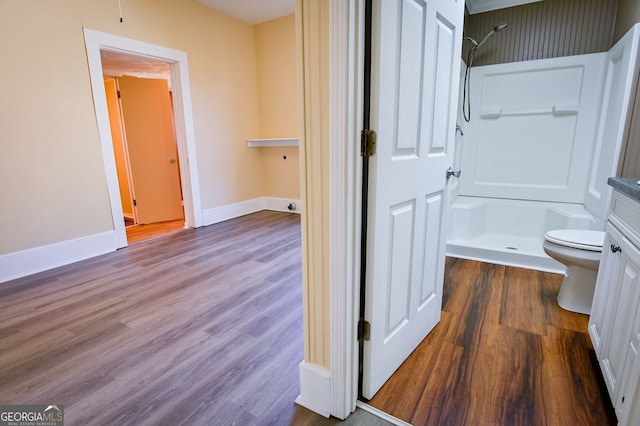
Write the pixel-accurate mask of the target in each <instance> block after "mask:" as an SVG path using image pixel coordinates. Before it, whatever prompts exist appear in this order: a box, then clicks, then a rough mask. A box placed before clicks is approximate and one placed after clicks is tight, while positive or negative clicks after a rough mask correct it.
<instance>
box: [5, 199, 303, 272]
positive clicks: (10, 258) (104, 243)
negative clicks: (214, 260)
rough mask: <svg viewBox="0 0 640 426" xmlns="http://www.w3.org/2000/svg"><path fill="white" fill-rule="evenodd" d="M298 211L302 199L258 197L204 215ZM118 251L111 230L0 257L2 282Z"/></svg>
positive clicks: (207, 218)
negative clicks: (290, 209) (289, 206)
mask: <svg viewBox="0 0 640 426" xmlns="http://www.w3.org/2000/svg"><path fill="white" fill-rule="evenodd" d="M291 202H293V203H295V204H296V206H297V207H298V210H296V211H294V212H290V211H289V210H288V209H287V208H286V206H287V205H288V203H291ZM282 206H284V207H282ZM299 209H300V200H292V199H288V198H276V197H258V198H254V199H252V200H247V201H241V202H239V203H234V204H227V205H225V206H221V207H217V208H214V209H209V210H206V211H205V212H203V218H204V219H203V220H204V225H213V224H215V223H218V222H223V221H225V220H229V219H234V218H236V217H240V216H244V215H247V214H251V213H255V212H259V211H262V210H271V211H280V212H286V213H300V210H299ZM123 223H124V222H123ZM123 226H124V225H123ZM185 228H187V226H186V225H185ZM118 248H119V247H118V246H117V237H116V232H115V231H113V230H111V231H106V232H102V233H100V234H95V235H89V236H86V237H80V238H76V239H73V240H68V241H62V242H58V243H53V244H49V245H46V246H41V247H35V248H31V249H26V250H22V251H17V252H13V253H7V254H4V255H0V283H3V282H6V281H10V280H13V279H16V278H21V277H25V276H27V275H31V274H35V273H38V272H42V271H46V270H49V269H53V268H57V267H59V266H64V265H68V264H70V263H74V262H78V261H81V260H85V259H89V258H92V257H95V256H99V255H101V254H105V253H110V252H113V251H116V250H117V249H118Z"/></svg>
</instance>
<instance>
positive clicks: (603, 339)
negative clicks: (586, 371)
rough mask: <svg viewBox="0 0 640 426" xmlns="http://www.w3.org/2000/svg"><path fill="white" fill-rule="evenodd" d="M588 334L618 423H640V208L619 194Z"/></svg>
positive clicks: (635, 202)
mask: <svg viewBox="0 0 640 426" xmlns="http://www.w3.org/2000/svg"><path fill="white" fill-rule="evenodd" d="M606 232H607V235H606V238H605V242H604V246H603V255H602V260H601V262H600V268H599V271H598V279H597V282H596V290H595V293H594V297H593V305H592V309H591V317H590V319H589V335H590V336H591V340H592V342H593V346H594V349H595V352H596V356H597V358H598V362H599V364H600V368H601V369H602V374H603V376H604V379H605V382H606V385H607V390H608V391H609V395H610V397H611V401H612V403H613V406H614V407H615V409H616V414H617V416H618V421H619V424H621V425H625V424H630V425H638V424H640V386H638V382H639V381H640V203H639V202H638V201H635V200H634V199H632V198H629V197H627V196H625V195H623V194H620V193H618V192H614V196H613V203H612V208H611V215H610V216H609V220H608V222H607V228H606Z"/></svg>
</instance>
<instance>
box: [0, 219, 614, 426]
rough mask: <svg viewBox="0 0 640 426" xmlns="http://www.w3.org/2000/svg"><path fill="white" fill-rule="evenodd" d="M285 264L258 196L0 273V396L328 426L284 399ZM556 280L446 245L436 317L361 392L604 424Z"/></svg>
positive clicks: (113, 420) (291, 358)
mask: <svg viewBox="0 0 640 426" xmlns="http://www.w3.org/2000/svg"><path fill="white" fill-rule="evenodd" d="M300 263H301V260H300V219H299V216H298V215H293V214H287V213H275V212H260V213H256V214H253V215H248V216H244V217H241V218H238V219H234V220H231V221H227V222H223V223H220V224H216V225H212V226H208V227H205V228H199V229H187V230H182V231H180V232H178V233H174V234H171V235H168V236H164V237H161V238H156V239H153V240H150V241H145V242H140V243H137V244H133V245H131V246H129V247H127V248H126V249H122V250H119V251H117V252H115V253H110V254H108V255H105V256H100V257H97V258H94V259H90V260H87V261H83V262H79V263H76V264H73V265H68V266H66V267H62V268H58V269H55V270H51V271H48V272H44V273H40V274H36V275H32V276H29V277H25V278H22V279H19V280H15V281H12V282H9V283H5V284H2V285H0V404H33V403H38V404H39V403H52V404H62V405H64V407H65V416H66V421H67V422H66V424H68V425H81V424H82V425H84V424H91V425H129V424H136V425H139V424H140V425H144V424H149V425H159V424H162V425H164V424H166V425H179V424H185V425H230V424H237V425H263V424H273V425H288V424H294V425H333V424H339V423H340V422H339V421H338V420H336V419H324V418H322V417H320V416H317V415H315V414H314V413H311V412H309V411H308V410H306V409H304V408H302V407H298V406H296V405H295V404H294V403H293V401H294V400H295V398H296V397H297V395H298V394H299V387H298V386H299V384H298V383H299V382H298V364H299V363H300V361H301V360H302V358H303V337H302V296H301V264H300ZM559 284H560V277H559V276H557V275H551V274H542V273H537V272H531V271H526V270H522V269H517V268H506V267H502V266H496V265H488V264H481V263H478V262H472V261H464V260H457V259H448V260H447V269H446V283H445V295H444V311H443V314H442V321H441V323H440V325H438V326H437V327H436V329H435V330H434V332H433V333H432V334H431V335H430V336H429V337H427V339H425V341H424V342H423V344H422V345H421V346H420V347H419V348H418V349H417V350H416V351H415V352H414V353H413V354H412V355H411V357H410V358H409V359H408V360H407V362H406V363H405V364H403V366H402V367H401V368H400V370H399V371H398V372H397V373H396V374H395V375H394V377H393V378H392V380H391V381H389V383H387V384H386V385H385V386H384V387H383V389H382V390H381V391H380V393H379V394H378V395H377V396H376V397H375V398H374V399H373V400H372V401H371V402H370V403H371V404H372V405H374V406H375V407H377V408H379V409H381V410H383V411H386V412H388V413H390V414H392V415H394V416H396V417H399V418H401V419H404V420H406V421H409V422H412V423H414V424H416V425H420V424H428V425H432V424H434V425H447V424H451V425H463V424H470V425H520V424H522V425H528V424H536V425H538V424H549V425H588V424H594V425H595V424H599V425H604V424H612V423H613V417H612V413H611V411H610V407H609V406H608V405H607V400H606V396H605V392H606V391H605V390H604V387H603V385H602V384H601V383H599V376H598V375H597V374H596V371H597V366H596V364H595V359H594V355H593V351H592V349H591V346H590V342H589V340H588V336H587V335H586V334H585V331H586V324H587V317H586V316H583V315H579V314H571V313H568V312H566V311H562V310H561V309H560V308H558V307H557V304H556V302H555V296H556V294H557V291H558V288H559ZM344 423H345V424H349V425H358V424H365V425H370V424H372V425H373V424H384V422H383V421H380V420H379V419H376V418H374V417H372V416H371V415H368V414H367V413H363V412H360V411H359V412H358V413H356V415H355V416H353V417H350V418H349V419H348V420H347V421H346V422H344Z"/></svg>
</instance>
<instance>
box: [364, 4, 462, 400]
mask: <svg viewBox="0 0 640 426" xmlns="http://www.w3.org/2000/svg"><path fill="white" fill-rule="evenodd" d="M463 17H464V0H429V1H421V0H374V2H373V24H372V33H373V34H372V36H373V38H372V77H371V129H373V130H375V131H376V132H377V133H378V138H377V153H376V155H375V156H373V157H371V158H370V160H369V161H370V178H369V179H370V180H369V182H370V186H369V203H370V204H369V211H368V235H367V244H368V249H367V273H366V302H365V320H367V321H369V322H370V324H371V329H370V340H369V341H366V342H365V346H364V356H363V389H362V391H363V392H362V393H363V396H364V397H365V398H371V397H372V396H373V395H374V394H375V393H376V392H377V391H378V390H379V389H380V387H381V386H382V385H383V384H384V382H385V381H387V379H388V378H389V377H390V376H391V375H392V374H393V372H394V371H395V370H396V369H397V368H398V367H399V366H400V364H401V363H402V362H403V361H404V360H405V359H406V358H407V357H408V356H409V354H410V353H411V352H412V351H413V350H414V349H415V348H416V346H417V345H418V344H419V343H420V342H421V341H422V340H423V339H424V338H425V336H426V335H427V334H428V333H429V332H430V331H431V330H432V329H433V327H435V325H436V324H437V323H438V322H439V321H440V311H441V307H442V284H443V279H444V258H445V244H446V235H445V233H446V216H447V215H446V213H447V209H448V202H447V196H446V194H447V191H446V186H447V179H446V170H447V168H448V166H449V165H450V164H451V162H452V160H453V141H454V136H455V126H456V121H455V120H456V116H457V114H456V108H457V103H458V102H457V101H458V85H459V81H458V76H459V69H460V56H461V48H462V24H463Z"/></svg>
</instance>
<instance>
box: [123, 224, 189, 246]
mask: <svg viewBox="0 0 640 426" xmlns="http://www.w3.org/2000/svg"><path fill="white" fill-rule="evenodd" d="M183 229H184V219H179V220H171V221H167V222H158V223H149V224H142V225H132V226H127V227H126V228H125V231H126V233H127V242H128V243H129V244H133V243H138V242H140V241H146V240H150V239H152V238H157V237H162V236H164V235H169V234H173V233H176V232H179V231H182V230H183Z"/></svg>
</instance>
